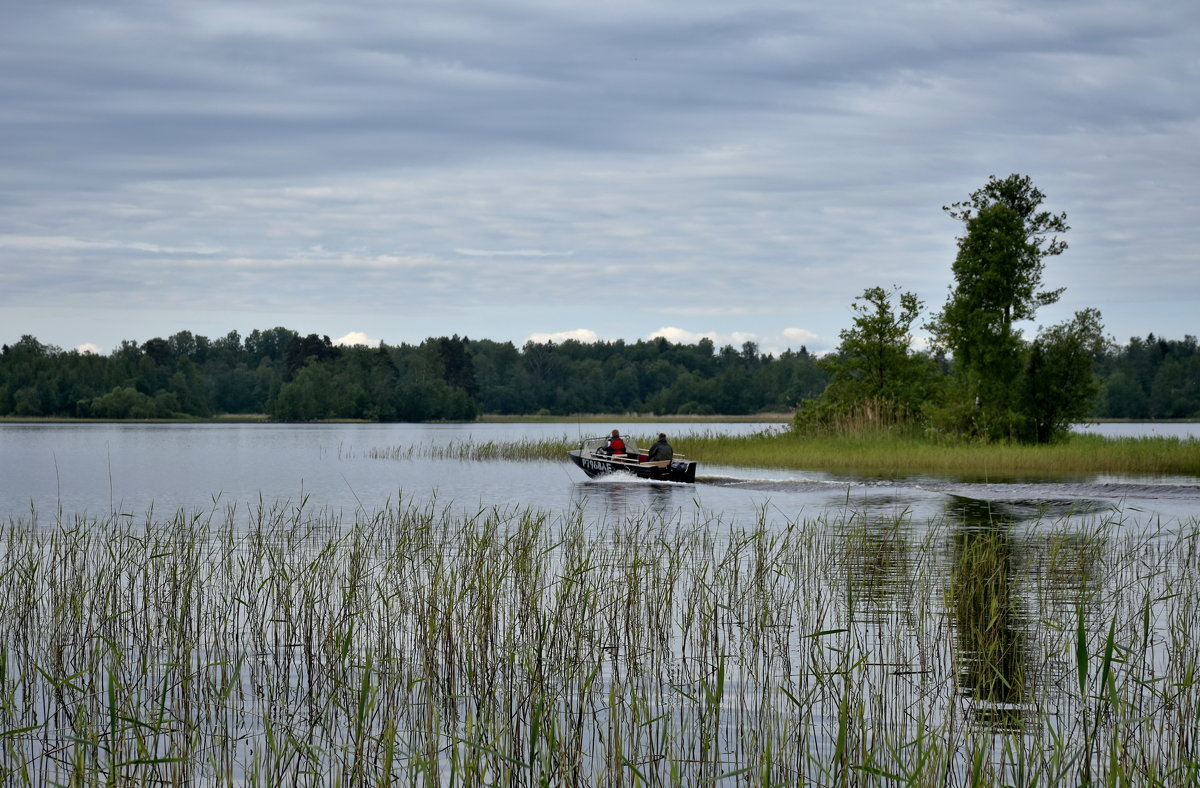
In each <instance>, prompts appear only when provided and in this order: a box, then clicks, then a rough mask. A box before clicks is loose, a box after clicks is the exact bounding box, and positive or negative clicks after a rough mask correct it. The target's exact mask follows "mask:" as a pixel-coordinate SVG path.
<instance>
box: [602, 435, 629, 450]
mask: <svg viewBox="0 0 1200 788" xmlns="http://www.w3.org/2000/svg"><path fill="white" fill-rule="evenodd" d="M604 448H605V449H606V450H607V451H608V453H609V454H611V455H618V454H621V455H623V454H625V441H623V440H621V431H620V430H613V431H612V437H610V438H609V439H608V443H607V444H605V446H604Z"/></svg>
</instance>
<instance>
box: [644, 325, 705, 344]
mask: <svg viewBox="0 0 1200 788" xmlns="http://www.w3.org/2000/svg"><path fill="white" fill-rule="evenodd" d="M658 337H662V338H663V339H665V340H667V341H668V342H674V343H675V344H677V345H694V344H696V343H697V342H699V341H700V340H701V339H710V340H712V342H713V344H718V345H719V344H720V342H718V336H717V332H716V331H704V332H696V331H688V330H687V329H684V328H678V327H676V326H663V327H662V328H660V329H658V330H657V331H651V332H650V334H649V335H648V336H647V337H646V339H656V338H658Z"/></svg>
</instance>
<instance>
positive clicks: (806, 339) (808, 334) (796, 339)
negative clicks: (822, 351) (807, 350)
mask: <svg viewBox="0 0 1200 788" xmlns="http://www.w3.org/2000/svg"><path fill="white" fill-rule="evenodd" d="M783 339H784V341H785V342H787V343H788V346H789V347H795V346H799V345H815V344H818V343H820V342H821V337H819V336H818V335H817V334H816V333H814V332H812V331H809V330H808V329H807V328H785V329H783Z"/></svg>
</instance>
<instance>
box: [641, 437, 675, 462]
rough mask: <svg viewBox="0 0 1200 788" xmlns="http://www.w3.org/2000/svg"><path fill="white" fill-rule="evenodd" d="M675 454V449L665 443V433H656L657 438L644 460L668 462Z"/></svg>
mask: <svg viewBox="0 0 1200 788" xmlns="http://www.w3.org/2000/svg"><path fill="white" fill-rule="evenodd" d="M674 456H675V450H674V449H672V448H671V444H669V443H667V433H665V432H660V433H658V440H657V441H656V442H655V443H654V445H653V446H651V447H650V451H649V453H648V454H647V455H646V462H670V461H671V458H672V457H674Z"/></svg>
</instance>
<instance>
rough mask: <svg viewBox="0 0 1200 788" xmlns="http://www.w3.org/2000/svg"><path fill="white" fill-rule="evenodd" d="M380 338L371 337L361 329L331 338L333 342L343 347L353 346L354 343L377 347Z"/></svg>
mask: <svg viewBox="0 0 1200 788" xmlns="http://www.w3.org/2000/svg"><path fill="white" fill-rule="evenodd" d="M379 342H380V340H378V339H373V338H372V337H369V336H367V335H366V334H364V333H363V332H361V331H351V332H350V333H349V334H343V335H342V336H340V337H338V338H337V339H335V340H333V344H335V345H342V346H343V347H354V346H355V345H366V346H367V347H377V346H378V345H379Z"/></svg>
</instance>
